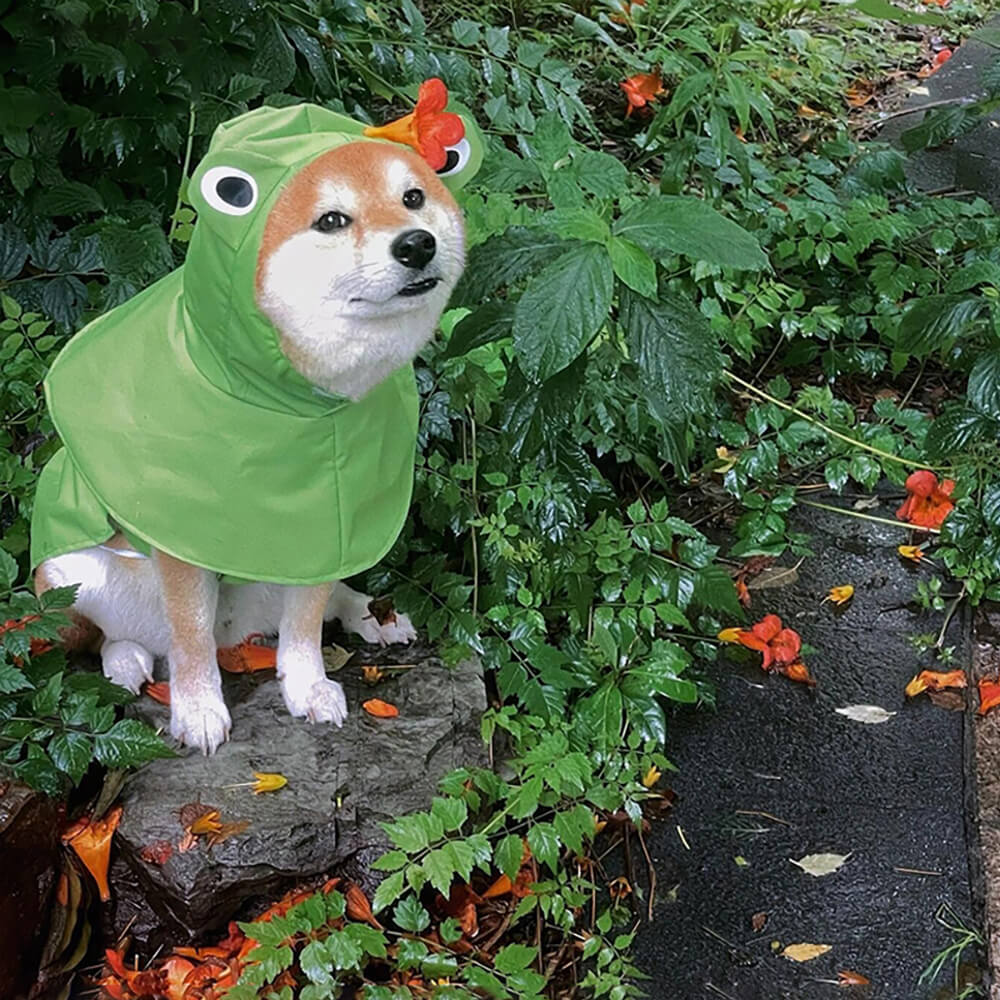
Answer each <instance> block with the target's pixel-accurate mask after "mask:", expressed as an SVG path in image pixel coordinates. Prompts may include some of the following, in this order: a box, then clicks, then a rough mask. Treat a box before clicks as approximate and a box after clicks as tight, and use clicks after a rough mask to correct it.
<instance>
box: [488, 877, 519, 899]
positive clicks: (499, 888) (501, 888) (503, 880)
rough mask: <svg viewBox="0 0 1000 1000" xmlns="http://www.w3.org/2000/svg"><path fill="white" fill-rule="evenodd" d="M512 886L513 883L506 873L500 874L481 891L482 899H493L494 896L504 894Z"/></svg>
mask: <svg viewBox="0 0 1000 1000" xmlns="http://www.w3.org/2000/svg"><path fill="white" fill-rule="evenodd" d="M513 888H514V883H513V882H511V880H510V879H509V878H508V877H507V876H506V875H501V876H500V877H499V878H498V879H497V880H496V881H495V882H494V883H493V884H492V885H491V886H490V887H489V888H488V889H487V890H486V892H484V893H483V899H493V898H494V897H496V896H506V895H507V893H508V892H510V891H511V890H512V889H513Z"/></svg>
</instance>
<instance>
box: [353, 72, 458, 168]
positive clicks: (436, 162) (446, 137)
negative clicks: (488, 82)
mask: <svg viewBox="0 0 1000 1000" xmlns="http://www.w3.org/2000/svg"><path fill="white" fill-rule="evenodd" d="M447 106H448V88H447V87H446V86H445V85H444V83H443V82H442V81H441V80H439V79H438V78H437V77H432V78H431V79H430V80H425V81H424V82H423V83H422V84H420V90H419V91H418V92H417V104H416V107H415V108H414V109H413V110H412V111H411V112H410V113H409V114H408V115H403V117H402V118H397V119H396V120H395V121H393V122H389V124H388V125H379V126H374V125H369V126H368V127H367V128H366V129H365V135H366V136H368V137H369V138H371V139H391V140H392V141H393V142H401V143H404V144H405V145H407V146H410V147H412V148H413V149H415V150H416V151H417V152H418V153H419V154H420V155H421V156H422V157H423V158H424V159H425V160H426V161H427V163H428V165H429V166H430V167H431V168H432V169H433V170H440V169H441V168H442V167H443V166H444V165H445V163H447V161H448V151H447V147H448V146H454V145H455V144H456V143H458V142H461V140H462V139H463V138H464V137H465V125H463V124H462V119H461V118H460V117H459V116H458V115H456V114H452V113H451V112H449V111H445V108H446V107H447Z"/></svg>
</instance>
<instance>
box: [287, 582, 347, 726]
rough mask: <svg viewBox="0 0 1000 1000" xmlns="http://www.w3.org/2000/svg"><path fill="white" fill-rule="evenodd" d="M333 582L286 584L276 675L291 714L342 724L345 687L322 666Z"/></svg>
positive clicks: (311, 720) (345, 707)
mask: <svg viewBox="0 0 1000 1000" xmlns="http://www.w3.org/2000/svg"><path fill="white" fill-rule="evenodd" d="M332 586H333V584H330V583H322V584H319V585H317V586H315V587H286V588H285V591H284V606H283V608H282V613H281V626H280V628H279V630H278V677H279V679H280V680H281V693H282V695H283V696H284V698H285V704H286V705H287V706H288V711H289V712H291V713H292V715H297V716H304V717H305V718H307V719H308V720H309V721H310V722H333V723H335V724H336V725H338V726H340V725H343V722H344V719H346V718H347V700H346V699H345V698H344V689H343V688H342V687H341V686H340V685H339V684H338V683H337V682H336V681H331V680H329V679H328V678H327V676H326V671H325V669H324V668H323V652H322V641H323V612H324V611H325V610H326V602H327V600H328V599H329V597H330V588H331V587H332Z"/></svg>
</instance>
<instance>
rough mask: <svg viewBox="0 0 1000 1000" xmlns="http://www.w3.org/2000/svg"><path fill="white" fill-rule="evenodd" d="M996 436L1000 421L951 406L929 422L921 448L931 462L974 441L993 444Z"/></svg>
mask: <svg viewBox="0 0 1000 1000" xmlns="http://www.w3.org/2000/svg"><path fill="white" fill-rule="evenodd" d="M998 436H1000V421H998V420H996V419H994V418H993V417H991V416H987V415H986V414H985V413H983V412H981V411H980V410H977V409H973V408H972V407H971V406H964V405H962V404H961V403H951V404H949V405H947V406H945V408H944V409H943V410H942V411H941V414H940V415H939V416H938V417H936V418H935V419H934V420H933V421H932V422H931V426H930V429H929V430H928V431H927V437H926V438H925V439H924V448H925V449H926V452H927V455H928V457H929V458H930V459H931V460H934V459H938V458H950V457H952V456H953V455H957V454H959V453H960V452H963V451H965V450H966V449H968V447H969V445H971V444H973V443H974V442H976V441H984V442H988V443H990V444H991V445H992V444H995V443H996V439H997V437H998ZM949 520H950V518H949Z"/></svg>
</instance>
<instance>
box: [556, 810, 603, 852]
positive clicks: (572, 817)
mask: <svg viewBox="0 0 1000 1000" xmlns="http://www.w3.org/2000/svg"><path fill="white" fill-rule="evenodd" d="M552 823H553V825H554V826H555V828H556V833H557V834H558V835H559V839H560V840H561V841H562V842H563V843H564V844H565V845H566V846H567V847H568V848H569V849H570V850H571V851H573V852H574V853H576V854H580V853H582V851H583V845H584V842H585V841H587V840H589V839H590V838H591V837H592V836H593V833H594V815H593V813H592V812H591V811H590V810H589V809H588V808H587V807H586V806H585V805H583V804H582V803H581V804H579V805H577V806H574V807H573V808H572V809H568V810H564V811H563V812H559V813H556V815H555V818H554V819H553V820H552Z"/></svg>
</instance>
